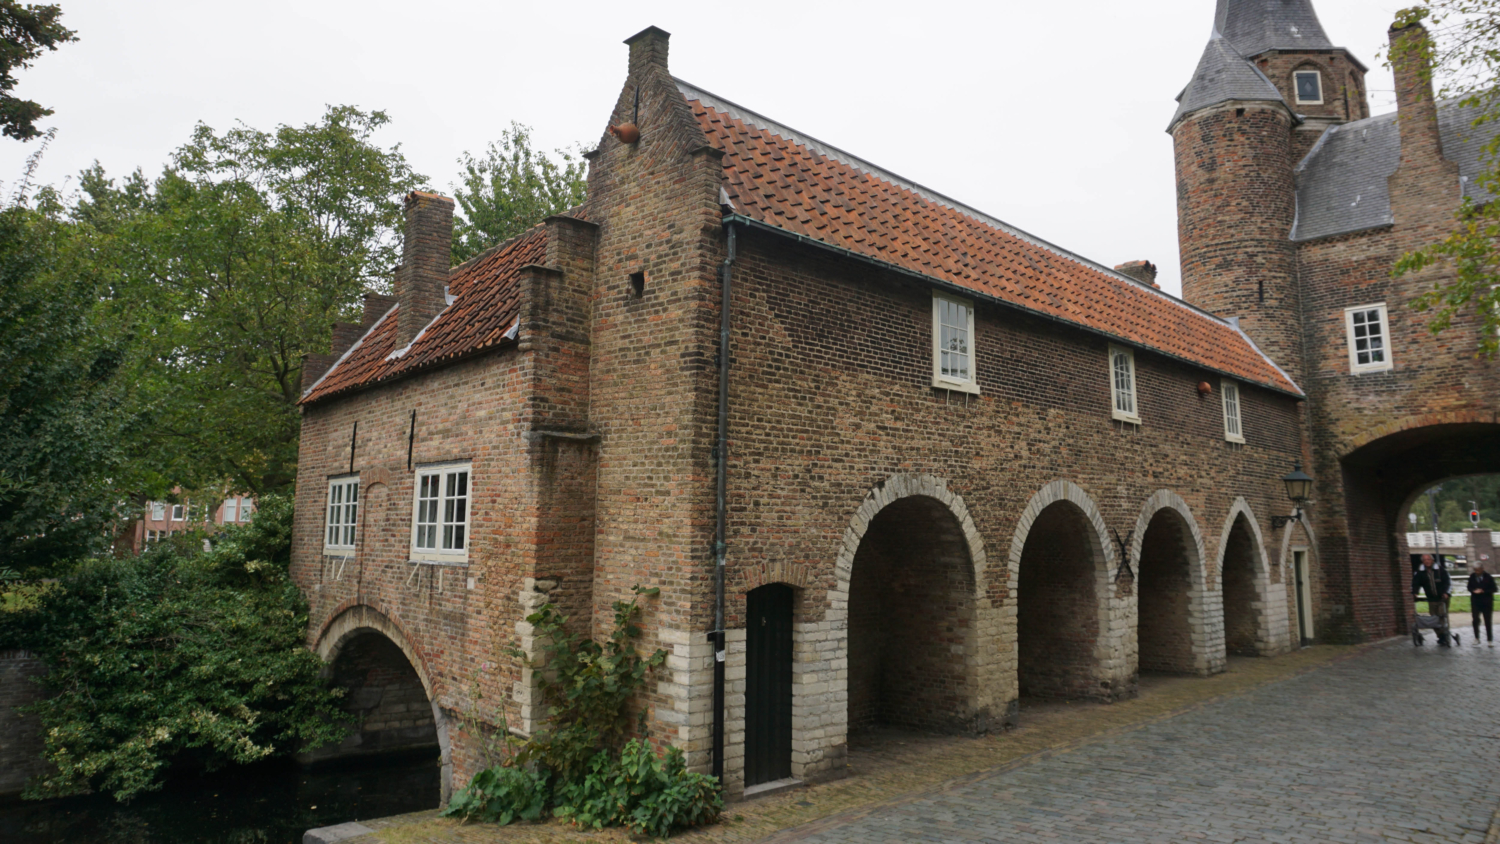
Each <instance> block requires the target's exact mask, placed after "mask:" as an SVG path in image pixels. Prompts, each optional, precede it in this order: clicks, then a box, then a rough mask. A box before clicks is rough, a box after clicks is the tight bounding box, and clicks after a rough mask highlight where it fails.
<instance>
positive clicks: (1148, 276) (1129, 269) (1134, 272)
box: [1115, 261, 1161, 290]
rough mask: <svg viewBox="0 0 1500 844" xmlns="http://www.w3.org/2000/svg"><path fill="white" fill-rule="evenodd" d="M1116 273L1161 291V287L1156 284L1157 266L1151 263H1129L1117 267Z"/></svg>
mask: <svg viewBox="0 0 1500 844" xmlns="http://www.w3.org/2000/svg"><path fill="white" fill-rule="evenodd" d="M1115 272H1117V273H1120V274H1122V275H1128V276H1130V277H1131V278H1133V279H1135V280H1136V281H1139V282H1141V283H1142V284H1149V285H1151V286H1152V287H1155V288H1156V289H1158V290H1160V289H1161V285H1160V284H1157V283H1156V265H1155V264H1153V263H1151V262H1150V261H1128V262H1126V263H1124V264H1121V265H1119V266H1118V267H1115Z"/></svg>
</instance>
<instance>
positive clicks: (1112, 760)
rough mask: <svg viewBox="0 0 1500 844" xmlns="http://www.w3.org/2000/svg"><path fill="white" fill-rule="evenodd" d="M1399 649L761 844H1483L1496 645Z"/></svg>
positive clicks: (1498, 779)
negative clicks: (1391, 843) (1202, 843)
mask: <svg viewBox="0 0 1500 844" xmlns="http://www.w3.org/2000/svg"><path fill="white" fill-rule="evenodd" d="M1459 629H1460V630H1462V631H1463V641H1464V644H1463V645H1462V646H1461V647H1459V648H1455V649H1452V650H1444V649H1439V648H1437V647H1436V646H1435V642H1434V640H1433V639H1432V638H1431V637H1429V638H1428V642H1427V645H1426V646H1425V647H1422V648H1413V647H1412V646H1411V644H1410V642H1405V643H1397V644H1394V645H1389V646H1385V647H1381V648H1377V649H1373V650H1371V651H1368V652H1366V653H1363V654H1360V655H1359V656H1356V657H1354V658H1352V659H1349V660H1345V661H1341V662H1337V663H1333V664H1331V665H1329V666H1327V667H1324V668H1322V669H1320V670H1317V671H1315V672H1312V673H1310V674H1306V675H1303V676H1300V677H1296V678H1294V679H1291V680H1289V681H1287V682H1284V683H1277V684H1273V685H1270V686H1265V687H1262V688H1259V689H1257V690H1255V691H1252V692H1250V693H1248V694H1245V695H1241V696H1238V697H1234V698H1231V699H1228V700H1224V701H1220V702H1217V703H1212V704H1209V705H1207V706H1204V707H1202V708H1199V709H1196V710H1192V711H1189V712H1186V713H1184V714H1181V715H1177V716H1174V717H1171V718H1167V719H1164V720H1162V721H1159V722H1157V723H1154V724H1151V725H1149V726H1146V727H1143V728H1142V729H1139V730H1135V731H1133V732H1129V733H1126V734H1123V735H1118V736H1115V737H1112V738H1107V739H1104V740H1102V741H1097V742H1093V743H1089V744H1086V745H1084V746H1082V747H1079V748H1077V749H1074V750H1071V751H1069V752H1065V753H1061V754H1058V755H1056V756H1054V757H1052V758H1048V759H1042V760H1039V761H1036V762H1032V763H1030V764H1024V765H1021V766H1019V767H1016V768H1014V769H1011V770H1006V771H1003V772H1001V773H997V774H993V775H989V776H983V777H981V778H978V779H977V780H970V781H968V782H965V783H964V784H962V785H957V786H953V787H947V788H941V789H938V790H935V791H930V792H928V793H926V794H924V795H920V796H917V797H914V798H910V799H906V800H901V801H896V802H892V803H886V804H883V805H878V806H874V807H869V808H866V809H862V810H856V811H853V812H847V813H844V814H841V815H835V816H833V817H829V818H826V819H824V820H821V821H817V822H814V823H812V824H807V825H804V826H802V827H800V828H797V829H792V830H788V831H786V832H784V833H782V834H780V835H778V836H775V837H773V838H771V839H770V840H772V841H800V842H846V841H859V842H864V843H865V844H876V842H904V841H945V842H946V841H963V842H969V841H996V842H999V841H1007V842H1008V841H1016V842H1031V841H1109V842H1137V841H1140V842H1148V841H1151V842H1154V841H1162V842H1168V841H1184V840H1201V841H1223V842H1257V841H1268V842H1278V841H1309V842H1314V841H1315V842H1325V841H1327V842H1363V841H1372V842H1373V841H1409V842H1439V841H1441V842H1456V841H1462V842H1476V844H1478V842H1484V841H1485V840H1486V831H1487V830H1488V829H1489V827H1490V823H1491V819H1492V816H1493V815H1494V813H1495V811H1496V803H1497V801H1500V764H1497V761H1500V725H1497V723H1496V718H1497V714H1500V650H1496V649H1495V648H1491V647H1485V646H1478V647H1476V646H1474V645H1473V644H1472V640H1471V639H1470V638H1469V631H1468V630H1466V629H1463V628H1459Z"/></svg>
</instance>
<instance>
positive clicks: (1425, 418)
mask: <svg viewBox="0 0 1500 844" xmlns="http://www.w3.org/2000/svg"><path fill="white" fill-rule="evenodd" d="M1472 424H1479V425H1496V424H1500V413H1497V412H1495V411H1494V410H1453V411H1448V412H1447V413H1423V414H1421V415H1418V416H1406V417H1403V418H1401V419H1395V420H1392V421H1390V422H1387V423H1385V424H1384V425H1378V426H1376V427H1374V428H1370V429H1368V430H1366V431H1364V432H1363V433H1360V434H1358V435H1356V436H1355V437H1353V438H1352V439H1349V440H1346V441H1344V442H1342V443H1339V444H1338V445H1336V446H1335V447H1334V449H1333V452H1334V455H1335V456H1337V457H1338V458H1339V459H1340V460H1342V459H1344V458H1345V457H1348V456H1349V455H1351V454H1353V453H1354V452H1356V451H1358V450H1360V449H1361V448H1364V447H1365V446H1367V445H1369V444H1371V443H1373V442H1375V441H1376V440H1380V439H1384V438H1386V437H1389V436H1390V435H1392V434H1399V433H1401V432H1402V431H1411V430H1415V429H1417V428H1428V427H1432V426H1434V425H1472Z"/></svg>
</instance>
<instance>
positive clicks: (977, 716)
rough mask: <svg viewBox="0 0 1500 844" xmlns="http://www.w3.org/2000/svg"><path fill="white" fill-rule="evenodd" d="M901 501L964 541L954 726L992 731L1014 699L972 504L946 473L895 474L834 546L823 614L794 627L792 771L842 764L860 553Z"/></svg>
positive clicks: (871, 492)
mask: <svg viewBox="0 0 1500 844" xmlns="http://www.w3.org/2000/svg"><path fill="white" fill-rule="evenodd" d="M902 502H908V504H907V506H922V507H929V508H930V509H931V510H932V511H933V512H938V511H941V512H943V513H945V514H946V515H947V516H948V517H951V520H952V524H953V526H954V530H955V532H956V538H955V541H961V543H962V545H963V547H964V548H965V549H966V551H967V557H968V560H967V563H968V565H967V569H968V575H967V577H968V580H967V584H971V585H967V586H966V591H967V593H968V594H967V595H966V596H965V597H966V599H967V604H968V608H967V609H968V618H967V620H966V623H965V625H964V629H963V635H962V642H961V644H957V643H956V644H955V646H956V647H959V648H960V649H961V650H962V651H963V654H962V657H961V658H962V663H963V666H964V672H965V675H966V679H967V701H966V706H965V709H966V712H965V713H963V718H962V719H958V718H954V719H951V720H952V722H953V724H954V725H955V726H956V725H957V723H958V722H959V721H960V720H962V721H963V722H964V723H965V724H966V726H967V728H970V729H976V730H984V729H988V728H989V726H990V725H991V724H993V723H994V722H995V721H996V720H998V718H997V716H1000V715H1001V714H1002V713H1004V712H1005V711H1006V707H1007V705H1008V704H1009V702H1010V701H1011V700H1013V699H1014V695H1013V694H1011V695H1009V696H1006V695H1005V691H1006V690H1005V689H1004V688H1003V687H1002V675H1001V673H1000V669H1001V659H1000V654H999V651H1000V648H999V647H998V646H997V641H998V638H999V632H1000V621H999V619H1000V615H1001V613H1002V609H1001V608H998V607H995V606H994V605H993V602H991V601H989V600H985V598H986V597H987V596H988V595H989V594H990V592H991V585H990V583H989V580H988V574H987V573H988V569H989V566H988V562H987V556H986V553H985V547H984V541H983V540H982V539H981V537H980V534H979V530H978V528H977V527H976V526H975V524H974V520H973V518H972V517H971V515H970V513H969V508H968V506H967V505H966V504H965V503H964V500H963V498H962V496H960V495H959V494H958V493H955V492H953V491H952V490H950V489H948V484H947V481H945V480H943V479H942V478H938V477H935V476H932V475H926V474H900V475H892V476H891V477H888V478H886V479H885V480H883V481H881V482H880V483H877V484H876V485H875V486H873V487H871V488H870V490H869V491H868V492H867V493H866V494H865V496H864V499H863V500H862V501H861V502H860V504H859V506H858V507H856V508H855V511H854V513H853V514H852V515H851V517H850V519H849V525H848V527H846V528H845V530H844V533H843V536H842V538H841V541H840V543H839V545H838V547H837V549H835V551H834V566H833V575H834V576H833V582H832V585H831V586H830V588H829V589H828V593H827V609H826V610H824V612H823V614H822V618H812V617H809V618H807V619H805V620H803V619H799V620H798V621H797V622H796V623H795V624H794V626H793V642H794V645H793V647H794V664H793V668H792V670H793V688H794V689H795V690H796V691H795V694H794V698H793V703H792V717H793V724H794V736H795V737H796V744H795V749H794V751H793V758H792V762H793V764H792V771H793V774H792V775H793V776H796V777H805V776H809V775H813V774H816V773H819V772H824V771H833V770H842V769H843V765H844V758H845V752H846V748H847V742H848V733H849V708H848V692H849V670H848V669H849V655H850V608H851V607H850V588H851V583H852V580H853V575H854V564H855V558H856V556H858V555H859V552H860V546H861V543H862V542H863V541H864V540H865V539H866V537H867V534H869V532H870V531H871V528H872V525H876V522H877V519H879V517H880V515H881V514H882V513H884V512H887V510H888V509H889V508H891V507H892V506H893V505H898V506H899V505H901V504H902ZM877 527H878V526H877ZM809 588H810V590H811V589H816V588H817V587H816V585H812V586H810V587H809ZM735 633H738V634H739V635H740V636H741V637H742V636H743V631H731V635H732V636H733V634H735ZM732 640H733V639H731V641H732Z"/></svg>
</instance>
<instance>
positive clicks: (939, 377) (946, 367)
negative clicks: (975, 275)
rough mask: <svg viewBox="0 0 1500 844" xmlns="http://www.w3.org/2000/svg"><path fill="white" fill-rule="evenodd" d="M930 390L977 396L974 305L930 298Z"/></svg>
mask: <svg viewBox="0 0 1500 844" xmlns="http://www.w3.org/2000/svg"><path fill="white" fill-rule="evenodd" d="M932 386H934V387H942V388H943V389H945V390H959V391H961V392H965V393H978V392H979V381H978V380H977V379H976V378H975V375H974V303H973V302H969V301H966V300H963V299H956V298H954V297H952V296H948V295H945V294H942V293H934V294H932Z"/></svg>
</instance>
